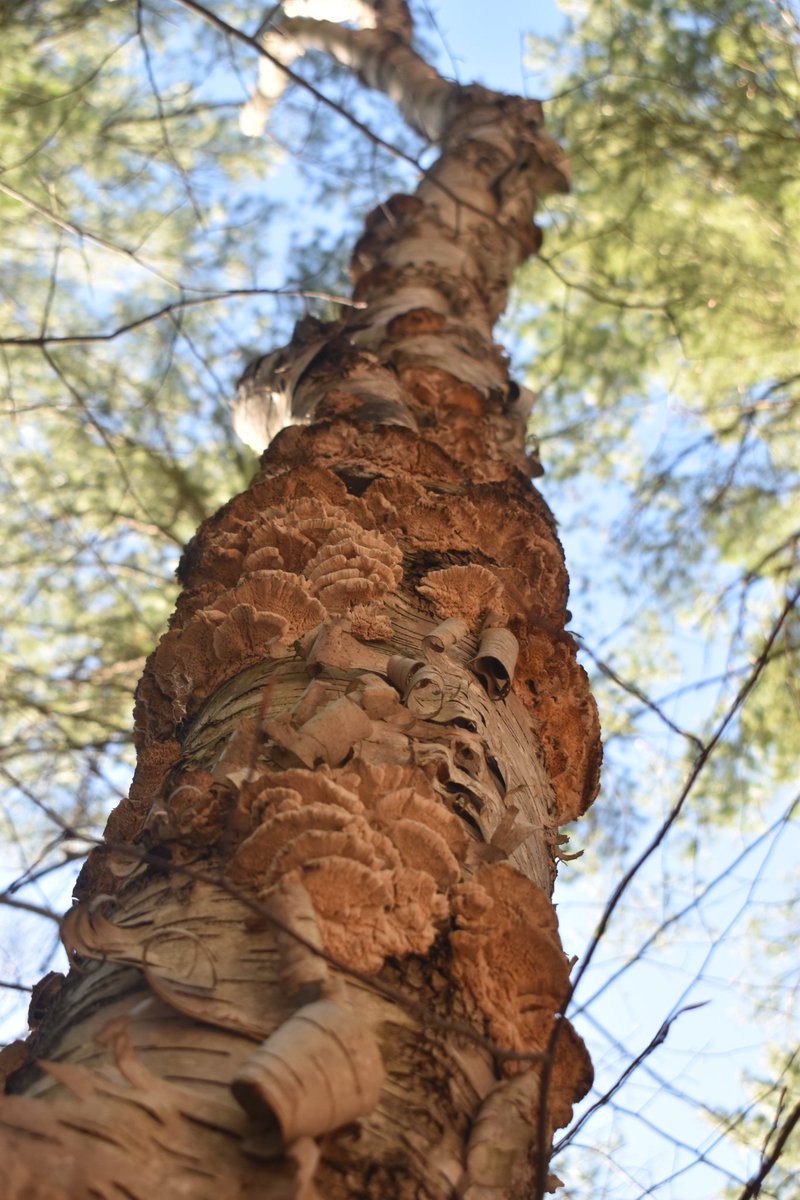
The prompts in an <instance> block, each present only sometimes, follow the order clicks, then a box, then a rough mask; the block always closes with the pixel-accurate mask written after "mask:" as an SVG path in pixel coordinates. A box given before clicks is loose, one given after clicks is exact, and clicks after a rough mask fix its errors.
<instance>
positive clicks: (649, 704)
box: [580, 639, 705, 754]
mask: <svg viewBox="0 0 800 1200" xmlns="http://www.w3.org/2000/svg"><path fill="white" fill-rule="evenodd" d="M580 648H581V650H583V651H584V652H585V653H586V654H587V655H588V656H589V658H590V659H591V660H592V662H593V663H594V664H595V666H596V667H597V668H598V669H599V670H600V671H602V673H603V674H604V675H606V676H607V677H608V678H609V679H610V680H612V682H613V683H615V684H616V685H617V687H620V688H622V690H623V691H624V692H628V693H629V695H631V696H635V697H636V699H637V700H641V702H642V704H643V705H644V706H645V708H647V709H649V710H650V712H652V713H655V715H656V716H657V717H658V719H659V720H660V721H663V722H664V724H665V725H666V726H667V728H668V729H671V730H672V732H673V733H677V734H678V735H679V736H680V737H682V738H686V739H687V741H690V742H691V743H692V745H693V746H694V747H695V749H696V750H697V752H698V753H700V754H702V752H703V750H704V749H705V747H704V745H703V742H702V741H701V739H700V738H699V737H698V736H697V734H695V733H689V731H688V730H686V729H681V727H680V725H676V724H675V722H674V721H672V720H670V718H669V717H668V716H667V714H666V713H665V712H664V710H663V709H661V708H659V706H658V704H657V703H656V702H655V700H651V699H650V697H649V696H648V695H647V694H646V693H645V692H643V691H642V689H641V688H640V687H638V686H637V685H636V684H635V683H630V682H628V681H627V680H625V679H623V678H622V677H621V676H620V675H618V674H617V672H616V671H615V670H614V668H613V667H610V666H609V665H608V663H607V662H604V661H603V659H602V658H600V657H599V656H598V655H597V654H595V652H594V651H593V650H591V649H590V648H589V646H587V645H586V643H585V642H584V641H583V639H581V642H580Z"/></svg>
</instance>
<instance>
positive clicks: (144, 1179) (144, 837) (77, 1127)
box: [0, 19, 599, 1200]
mask: <svg viewBox="0 0 800 1200" xmlns="http://www.w3.org/2000/svg"><path fill="white" fill-rule="evenodd" d="M306 24H307V25H313V26H314V29H313V30H310V29H308V28H303V22H302V21H300V20H299V19H298V20H297V21H296V22H295V23H294V26H293V28H294V32H295V35H296V36H297V37H298V38H300V37H301V35H302V38H303V39H304V41H305V44H312V43H313V44H324V46H325V48H326V49H327V50H328V51H330V52H331V53H334V54H336V55H337V56H338V57H339V58H340V59H342V60H346V61H348V62H350V63H351V64H352V65H354V66H355V67H356V69H357V70H358V71H359V72H360V73H361V74H362V76H363V77H364V78H365V79H366V80H367V82H369V83H371V84H373V85H380V86H382V87H384V88H385V89H386V90H388V91H389V92H390V94H393V95H395V96H396V98H397V99H398V102H399V104H400V107H401V110H403V111H404V113H405V115H406V116H407V117H408V118H409V119H410V120H412V121H413V122H414V123H415V124H417V126H421V127H423V128H424V129H425V130H426V131H427V132H428V134H429V135H430V136H432V137H433V138H434V139H435V140H436V141H437V142H438V143H439V145H440V146H441V148H442V153H441V157H440V159H439V161H438V163H437V164H436V165H435V166H434V167H433V168H432V169H431V170H430V171H429V172H428V174H427V176H426V177H425V179H424V181H423V182H422V184H421V185H420V187H419V189H418V190H417V192H416V194H415V195H409V196H406V195H402V196H393V197H391V198H390V199H388V200H387V201H386V203H385V204H383V205H381V206H380V207H379V208H378V209H376V210H375V212H374V213H372V215H371V216H370V217H369V218H368V220H367V225H366V230H365V232H364V235H363V236H362V238H361V239H360V241H359V243H358V245H357V247H356V249H355V253H354V258H353V270H354V281H355V292H354V298H355V300H356V301H358V302H359V304H360V307H358V308H355V309H353V310H352V311H350V312H349V313H348V314H347V315H346V316H344V317H343V318H342V319H341V320H340V321H338V322H336V323H333V324H322V323H321V322H317V321H314V320H311V319H307V320H305V321H303V322H301V323H300V324H299V325H298V327H297V329H296V331H295V335H294V338H293V340H292V342H291V343H290V345H289V346H288V347H285V348H284V349H282V350H280V351H276V352H274V353H272V354H269V355H267V356H266V357H265V358H264V359H262V360H260V361H259V363H257V364H254V366H253V367H252V368H251V369H250V371H249V372H248V374H247V376H246V378H245V380H244V381H243V385H242V386H243V400H244V402H245V404H246V405H249V406H250V408H251V409H252V408H253V407H254V406H255V407H256V408H257V409H260V411H261V412H263V413H266V414H267V422H266V424H267V427H268V428H269V427H270V420H269V414H270V411H272V412H273V413H275V412H278V413H285V412H286V411H288V410H290V411H291V414H292V418H293V420H294V421H295V422H298V423H295V424H292V425H291V426H289V427H287V428H284V429H283V430H282V431H281V432H279V433H278V435H277V436H276V437H275V438H274V440H273V441H272V442H271V444H270V446H269V448H268V450H267V451H266V452H265V454H264V456H263V458H262V466H261V471H260V473H259V475H258V477H257V478H256V479H255V480H254V482H253V484H252V485H251V486H250V488H248V490H247V491H246V492H244V493H243V494H242V495H240V496H237V497H236V498H235V499H233V500H232V501H231V502H230V503H229V504H228V505H226V506H225V508H223V509H222V510H221V511H220V512H219V513H217V514H216V515H215V516H214V517H213V518H211V519H210V520H209V521H207V522H206V523H205V524H204V525H203V526H202V527H201V528H200V530H199V531H198V533H197V535H196V536H195V538H194V539H193V541H192V542H191V543H190V545H189V546H188V547H187V550H186V553H185V554H184V558H183V561H182V563H181V567H180V570H179V575H180V579H181V582H182V584H183V586H184V591H183V593H182V595H181V597H180V599H179V601H178V606H177V610H176V613H175V615H174V617H173V620H172V622H171V628H170V630H169V632H168V633H167V634H166V635H165V636H164V638H162V640H161V642H160V644H159V646H158V648H157V649H156V651H155V652H154V654H153V655H152V656H151V658H150V660H149V663H148V666H147V670H146V672H145V675H144V677H143V679H142V682H141V684H140V687H139V691H138V697H137V705H136V718H135V719H136V736H137V744H138V752H139V759H138V766H137V771H136V776H135V779H134V784H133V787H132V789H131V793H130V797H129V799H128V800H126V801H125V802H124V803H123V804H122V805H121V806H120V807H119V808H118V809H117V811H116V812H115V813H114V814H113V816H112V817H111V819H110V821H109V826H108V830H107V835H106V836H107V841H108V845H107V846H106V847H104V848H102V849H98V850H96V851H95V852H93V854H92V856H91V857H90V860H89V863H88V864H87V867H86V868H85V870H84V873H83V875H82V877H81V881H80V886H79V903H78V905H77V906H76V908H74V909H73V910H72V911H71V912H70V914H69V915H68V917H67V918H66V920H65V923H64V937H65V942H66V944H67V946H68V948H69V949H70V951H71V954H72V959H73V962H74V969H73V970H72V972H71V974H70V976H69V978H68V979H67V980H66V982H65V983H64V985H63V986H62V987H61V989H60V991H59V992H58V994H57V995H56V996H55V998H54V999H52V1000H51V1002H50V1003H49V1004H47V1005H44V1006H43V1010H44V1011H43V1015H42V1017H41V1024H40V1026H39V1028H38V1030H37V1031H36V1033H35V1035H34V1037H33V1039H32V1041H31V1043H30V1056H31V1062H30V1063H29V1064H28V1065H27V1066H25V1067H23V1068H22V1069H21V1070H19V1071H17V1072H16V1074H15V1075H13V1076H12V1078H11V1080H10V1084H11V1089H12V1090H13V1091H14V1092H16V1093H17V1094H15V1095H12V1096H9V1097H7V1098H6V1099H4V1100H3V1101H2V1102H0V1146H2V1166H0V1177H2V1178H3V1179H4V1190H3V1192H2V1194H3V1196H5V1197H7V1198H8V1200H21V1198H22V1197H41V1198H42V1200H43V1198H44V1197H47V1198H48V1200H57V1198H59V1197H69V1198H70V1200H77V1198H84V1197H85V1198H87V1200H88V1198H89V1197H91V1196H103V1197H106V1196H108V1197H116V1196H124V1197H133V1198H135V1200H152V1197H153V1196H154V1195H163V1196H169V1197H177V1196H183V1197H187V1198H188V1200H206V1198H208V1200H212V1198H213V1200H219V1198H220V1197H224V1198H225V1200H240V1198H242V1200H244V1198H250V1197H252V1198H255V1197H296V1198H298V1200H301V1198H309V1197H314V1196H318V1197H324V1198H325V1200H329V1198H330V1200H338V1198H339V1197H342V1198H345V1197H348V1198H349V1197H365V1196H370V1197H376V1198H378V1197H380V1198H388V1197H405V1196H408V1197H411V1196H413V1197H430V1198H431V1200H433V1198H436V1200H443V1198H445V1197H453V1196H456V1195H459V1196H462V1197H465V1198H467V1200H484V1198H489V1197H498V1198H499V1197H503V1198H505V1197H509V1198H514V1197H523V1196H530V1195H531V1194H532V1191H531V1189H532V1187H533V1186H534V1184H535V1181H536V1180H537V1178H538V1179H539V1181H540V1183H541V1181H542V1179H543V1178H544V1177H545V1176H546V1157H547V1154H548V1151H549V1146H550V1139H551V1134H552V1130H553V1129H554V1128H556V1127H559V1126H561V1125H563V1124H564V1123H565V1122H566V1121H567V1120H568V1119H569V1114H570V1111H571V1106H572V1104H573V1103H574V1102H575V1101H576V1100H577V1099H578V1098H580V1097H581V1096H582V1095H583V1094H584V1092H585V1091H586V1089H587V1087H588V1085H589V1082H590V1078H591V1068H590V1065H589V1061H588V1058H587V1055H586V1052H585V1050H584V1048H583V1046H582V1044H581V1043H580V1041H579V1039H578V1038H577V1036H576V1035H575V1034H574V1032H573V1031H572V1029H571V1027H570V1026H569V1025H568V1023H567V1022H565V1021H563V1020H562V1021H561V1022H560V1032H559V1036H558V1038H557V1040H556V1041H555V1052H554V1059H553V1062H552V1070H551V1071H550V1069H549V1067H548V1074H547V1078H548V1088H547V1096H546V1101H545V1100H543V1099H542V1097H541V1096H540V1092H541V1088H540V1079H541V1076H542V1061H543V1060H542V1057H541V1056H542V1052H544V1051H545V1050H547V1048H548V1046H549V1044H550V1040H551V1032H552V1030H553V1026H554V1021H555V1020H556V1019H557V1018H556V1014H557V1013H558V1010H559V1008H560V1006H561V1004H562V1001H563V999H564V996H565V994H566V991H567V987H568V963H567V959H566V957H565V955H564V953H563V951H562V949H561V946H560V942H559V938H558V933H557V928H556V919H555V914H554V911H553V907H552V904H551V902H550V893H551V889H552V884H553V879H554V875H555V866H554V864H555V860H556V857H557V851H558V827H559V825H560V824H562V823H563V822H565V821H569V820H572V819H573V818H574V817H576V816H577V815H579V814H580V813H581V812H582V811H583V810H584V809H585V807H586V805H587V804H588V803H589V802H590V801H591V799H592V797H593V795H594V792H595V788H596V778H597V766H598V760H599V750H598V745H599V743H598V730H597V721H596V715H595V710H594V707H593V704H592V701H591V698H590V696H589V693H588V689H587V684H586V679H585V676H584V674H583V672H582V670H581V669H580V667H579V666H578V665H577V663H576V660H575V648H574V644H573V641H572V638H571V637H570V636H569V634H568V633H566V632H565V631H564V624H565V619H566V607H565V605H566V597H567V577H566V573H565V570H564V566H563V559H562V553H561V548H560V545H559V542H558V539H557V536H556V531H555V525H554V522H553V519H552V517H551V515H550V513H549V511H548V509H547V507H546V505H545V504H544V502H543V500H542V499H541V497H540V496H539V494H538V493H537V492H536V490H535V489H534V488H533V487H532V486H531V484H530V481H529V476H530V474H531V467H530V464H529V463H528V462H527V460H526V456H525V449H524V417H525V408H526V405H525V393H524V391H521V389H520V388H519V387H517V386H516V385H515V384H514V383H513V382H511V381H510V380H509V378H508V374H507V366H506V360H505V357H504V355H503V353H502V351H501V350H500V349H499V348H498V347H497V346H496V345H494V344H493V342H492V335H491V331H492V326H493V324H494V322H495V320H496V318H497V316H498V315H499V313H500V312H501V311H502V309H503V307H504V304H505V299H506V294H507V289H508V286H509V281H510V277H511V274H512V272H513V270H514V268H515V267H516V265H517V264H518V263H519V262H520V261H521V260H522V259H523V258H524V257H525V256H526V255H527V254H529V253H531V252H532V251H533V250H534V249H535V248H536V245H537V232H536V229H535V226H534V225H533V224H532V215H533V209H534V206H535V200H536V196H537V194H539V193H541V192H543V191H545V190H549V189H551V188H553V187H559V186H563V184H564V180H563V169H564V168H563V163H562V161H561V159H560V156H559V154H558V151H557V148H556V147H554V145H553V144H552V143H551V142H549V141H548V140H547V139H545V138H544V137H543V135H542V133H541V130H540V121H541V113H540V111H539V107H538V105H537V104H536V103H535V102H530V101H523V100H519V99H517V98H513V97H507V96H501V95H497V94H495V93H492V92H488V91H486V90H485V89H483V88H479V87H472V88H466V89H460V88H456V87H455V86H454V85H451V84H448V83H445V81H443V80H441V79H440V78H439V77H438V76H435V75H434V73H433V72H431V71H430V68H427V67H426V66H425V64H422V63H421V60H419V59H417V58H416V56H415V55H413V52H412V51H411V50H410V49H409V48H408V46H407V45H406V44H405V43H404V42H402V40H401V39H399V38H398V37H392V38H390V40H389V41H388V42H387V40H386V35H385V34H383V33H382V32H381V31H380V30H373V31H368V32H365V31H352V30H349V31H348V30H344V29H342V28H341V27H338V26H327V23H325V22H307V23H306ZM314 38H316V39H317V40H316V42H314ZM426 72H427V74H426ZM272 431H274V424H273V428H272ZM34 1060H38V1066H36V1065H34ZM543 1104H545V1108H546V1112H545V1114H544V1118H543V1119H540V1114H541V1109H542V1105H543ZM542 1134H543V1136H542Z"/></svg>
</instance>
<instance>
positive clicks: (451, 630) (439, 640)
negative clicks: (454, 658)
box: [422, 617, 469, 655]
mask: <svg viewBox="0 0 800 1200" xmlns="http://www.w3.org/2000/svg"><path fill="white" fill-rule="evenodd" d="M468 629H469V626H468V625H467V622H466V621H462V620H461V618H460V617H449V618H448V619H447V620H446V621H442V623H441V625H437V626H436V628H435V629H432V630H431V631H430V633H426V634H425V637H424V638H423V639H422V648H423V649H424V650H426V651H428V652H429V653H430V654H434V655H435V654H444V653H445V651H447V650H450V649H451V648H452V647H453V646H455V645H456V644H457V643H458V642H460V641H461V640H462V639H463V638H464V637H466V635H467V632H468Z"/></svg>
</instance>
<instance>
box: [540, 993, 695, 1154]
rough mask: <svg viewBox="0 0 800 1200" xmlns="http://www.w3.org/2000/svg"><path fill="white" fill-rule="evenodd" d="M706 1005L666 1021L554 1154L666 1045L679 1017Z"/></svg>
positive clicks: (691, 1007)
mask: <svg viewBox="0 0 800 1200" xmlns="http://www.w3.org/2000/svg"><path fill="white" fill-rule="evenodd" d="M706 1004H708V1001H707V1000H701V1001H700V1002H699V1003H698V1004H686V1005H684V1007H683V1008H679V1009H678V1011H677V1012H676V1013H674V1014H673V1015H672V1016H671V1017H669V1018H668V1019H667V1020H666V1021H664V1022H663V1023H662V1025H660V1026H659V1028H658V1030H657V1032H656V1033H655V1034H654V1035H653V1037H652V1038H651V1039H650V1041H649V1042H648V1043H647V1045H646V1046H645V1048H644V1049H643V1050H641V1051H640V1052H639V1053H638V1054H637V1055H636V1058H634V1060H633V1061H632V1062H630V1063H628V1065H627V1067H626V1068H625V1070H624V1071H623V1072H622V1074H621V1075H620V1076H619V1078H618V1079H617V1080H615V1082H614V1083H613V1084H612V1085H611V1087H610V1088H609V1089H608V1091H607V1092H604V1093H603V1095H602V1096H601V1097H600V1098H599V1100H596V1101H595V1102H594V1104H592V1105H591V1106H590V1107H589V1108H587V1110H586V1112H585V1113H583V1114H582V1116H581V1118H580V1120H579V1121H577V1122H576V1124H575V1125H574V1126H573V1128H572V1129H571V1130H570V1131H569V1133H568V1134H566V1135H565V1136H564V1137H563V1138H561V1139H560V1140H559V1141H558V1142H556V1144H555V1145H554V1146H553V1153H554V1154H557V1153H558V1151H559V1150H562V1149H563V1148H564V1146H565V1145H567V1144H568V1143H569V1142H570V1141H572V1139H573V1138H574V1136H575V1134H576V1133H578V1132H579V1131H580V1130H581V1129H582V1128H583V1126H584V1125H585V1124H586V1122H587V1121H588V1120H589V1119H590V1117H592V1116H593V1114H594V1113H596V1112H597V1110H598V1109H599V1108H604V1107H605V1105H606V1104H608V1102H609V1100H610V1099H611V1098H612V1096H615V1095H616V1093H617V1092H618V1091H619V1090H620V1088H621V1087H622V1086H623V1085H624V1084H625V1083H627V1081H628V1080H629V1079H630V1077H631V1075H633V1073H634V1071H636V1069H637V1068H638V1067H640V1066H641V1065H642V1063H643V1062H644V1061H645V1060H646V1059H648V1058H649V1057H650V1055H651V1054H652V1053H653V1051H654V1050H656V1049H657V1048H658V1047H659V1046H661V1045H663V1044H664V1042H665V1041H666V1040H667V1037H668V1036H669V1031H670V1029H671V1028H672V1026H673V1025H674V1024H675V1022H676V1021H677V1019H678V1017H680V1016H682V1015H683V1013H687V1012H692V1011H693V1010H694V1009H695V1008H704V1007H705V1005H706Z"/></svg>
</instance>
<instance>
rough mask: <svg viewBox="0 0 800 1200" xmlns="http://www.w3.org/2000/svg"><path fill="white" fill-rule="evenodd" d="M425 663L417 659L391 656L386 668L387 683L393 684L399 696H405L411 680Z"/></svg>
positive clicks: (397, 655)
mask: <svg viewBox="0 0 800 1200" xmlns="http://www.w3.org/2000/svg"><path fill="white" fill-rule="evenodd" d="M424 666H425V663H424V662H423V661H422V659H419V658H404V657H403V656H402V655H401V654H393V655H392V657H391V658H390V659H389V662H388V663H387V666H386V674H387V676H388V678H389V682H390V683H393V684H394V686H395V687H396V688H397V690H398V692H399V693H400V695H401V696H403V695H405V694H406V692H407V690H408V688H409V686H410V683H411V680H412V679H413V678H414V675H415V674H416V672H417V671H421V670H422V669H423V667H424Z"/></svg>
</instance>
